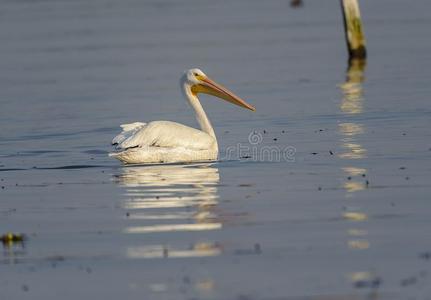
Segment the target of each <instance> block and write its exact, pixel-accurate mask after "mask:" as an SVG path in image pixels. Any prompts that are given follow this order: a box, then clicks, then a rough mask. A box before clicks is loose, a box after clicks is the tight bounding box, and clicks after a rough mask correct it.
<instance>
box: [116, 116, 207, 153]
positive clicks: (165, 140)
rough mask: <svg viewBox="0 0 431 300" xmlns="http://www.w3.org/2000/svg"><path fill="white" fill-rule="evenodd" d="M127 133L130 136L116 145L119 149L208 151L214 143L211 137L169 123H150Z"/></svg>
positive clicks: (177, 124) (183, 126)
mask: <svg viewBox="0 0 431 300" xmlns="http://www.w3.org/2000/svg"><path fill="white" fill-rule="evenodd" d="M135 124H136V123H135ZM141 124H142V123H141ZM127 132H132V134H131V135H129V136H128V137H126V138H125V139H123V140H121V142H119V143H118V146H117V147H118V148H120V149H128V148H134V147H145V146H152V147H164V148H175V147H184V148H188V149H197V150H200V149H208V147H209V146H211V145H212V144H213V143H214V142H215V139H214V138H213V137H212V136H210V135H209V134H207V133H205V132H203V131H200V130H198V129H195V128H191V127H188V126H185V125H182V124H179V123H175V122H169V121H154V122H150V123H148V124H145V125H143V126H141V127H139V128H138V127H133V129H131V130H129V131H127ZM123 136H125V135H123ZM119 140H120V139H119Z"/></svg>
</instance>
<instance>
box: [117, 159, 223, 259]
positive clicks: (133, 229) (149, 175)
mask: <svg viewBox="0 0 431 300" xmlns="http://www.w3.org/2000/svg"><path fill="white" fill-rule="evenodd" d="M219 179H220V177H219V172H218V169H217V168H216V167H215V166H214V165H211V164H194V165H157V166H138V167H125V168H123V170H122V173H121V175H119V176H117V177H116V180H117V181H118V184H119V185H120V186H122V187H124V188H125V192H124V196H125V197H124V201H123V207H124V208H125V209H126V210H127V215H128V216H127V219H128V220H129V221H130V222H128V226H127V227H126V228H125V229H124V233H126V234H140V235H145V234H156V235H160V237H162V236H161V235H163V234H167V233H170V234H171V235H170V237H172V234H175V233H177V232H196V231H209V230H219V229H221V228H222V223H221V221H220V220H219V218H218V215H217V212H216V206H217V203H218V198H219V196H218V191H217V187H218V183H219ZM161 240H163V238H161ZM170 240H172V242H171V243H170V244H168V245H167V244H155V245H148V244H146V245H142V246H130V247H128V248H127V249H126V255H127V256H128V257H129V258H181V257H202V256H216V255H219V254H220V253H221V246H220V245H219V243H217V242H208V241H198V242H194V241H186V242H185V241H184V240H183V239H181V240H180V242H179V244H180V245H178V243H176V244H175V245H174V241H175V240H176V239H175V236H174V238H170Z"/></svg>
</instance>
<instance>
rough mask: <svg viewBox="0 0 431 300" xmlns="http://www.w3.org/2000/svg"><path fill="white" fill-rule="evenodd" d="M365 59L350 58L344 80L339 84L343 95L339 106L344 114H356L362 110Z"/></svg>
mask: <svg viewBox="0 0 431 300" xmlns="http://www.w3.org/2000/svg"><path fill="white" fill-rule="evenodd" d="M365 67H366V61H365V60H358V59H355V60H351V61H350V62H349V68H348V69H347V74H346V81H345V82H344V83H343V84H341V85H340V88H341V90H342V91H343V94H344V97H343V101H342V102H341V105H340V108H341V111H342V112H343V113H346V114H358V113H361V112H362V111H363V109H364V108H363V88H362V82H363V81H364V69H365Z"/></svg>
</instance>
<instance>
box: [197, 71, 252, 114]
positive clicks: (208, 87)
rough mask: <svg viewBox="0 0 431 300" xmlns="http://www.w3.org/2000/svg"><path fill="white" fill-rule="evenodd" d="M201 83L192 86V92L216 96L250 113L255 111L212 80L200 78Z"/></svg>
mask: <svg viewBox="0 0 431 300" xmlns="http://www.w3.org/2000/svg"><path fill="white" fill-rule="evenodd" d="M200 80H201V83H199V84H197V85H194V86H192V92H193V93H195V94H197V93H205V94H209V95H213V96H216V97H218V98H221V99H223V100H226V101H228V102H230V103H232V104H235V105H238V106H241V107H244V108H247V109H249V110H252V111H256V109H255V108H254V107H253V106H252V105H250V104H248V103H247V102H245V101H244V100H242V99H241V98H240V97H238V96H237V95H235V94H234V93H232V92H231V91H229V90H228V89H227V88H225V87H224V86H222V85H220V84H218V83H216V82H214V81H213V80H211V79H209V78H208V77H204V78H200Z"/></svg>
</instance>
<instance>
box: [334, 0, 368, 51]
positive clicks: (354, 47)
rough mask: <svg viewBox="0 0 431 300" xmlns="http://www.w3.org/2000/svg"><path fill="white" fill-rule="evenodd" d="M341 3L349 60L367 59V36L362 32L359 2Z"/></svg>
mask: <svg viewBox="0 0 431 300" xmlns="http://www.w3.org/2000/svg"><path fill="white" fill-rule="evenodd" d="M340 1H341V8H342V10H343V18H344V31H345V34H346V42H347V49H348V51H349V59H355V58H359V59H365V58H366V57H367V49H366V47H365V35H364V32H363V30H362V20H361V13H360V10H359V5H358V0H340Z"/></svg>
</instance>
